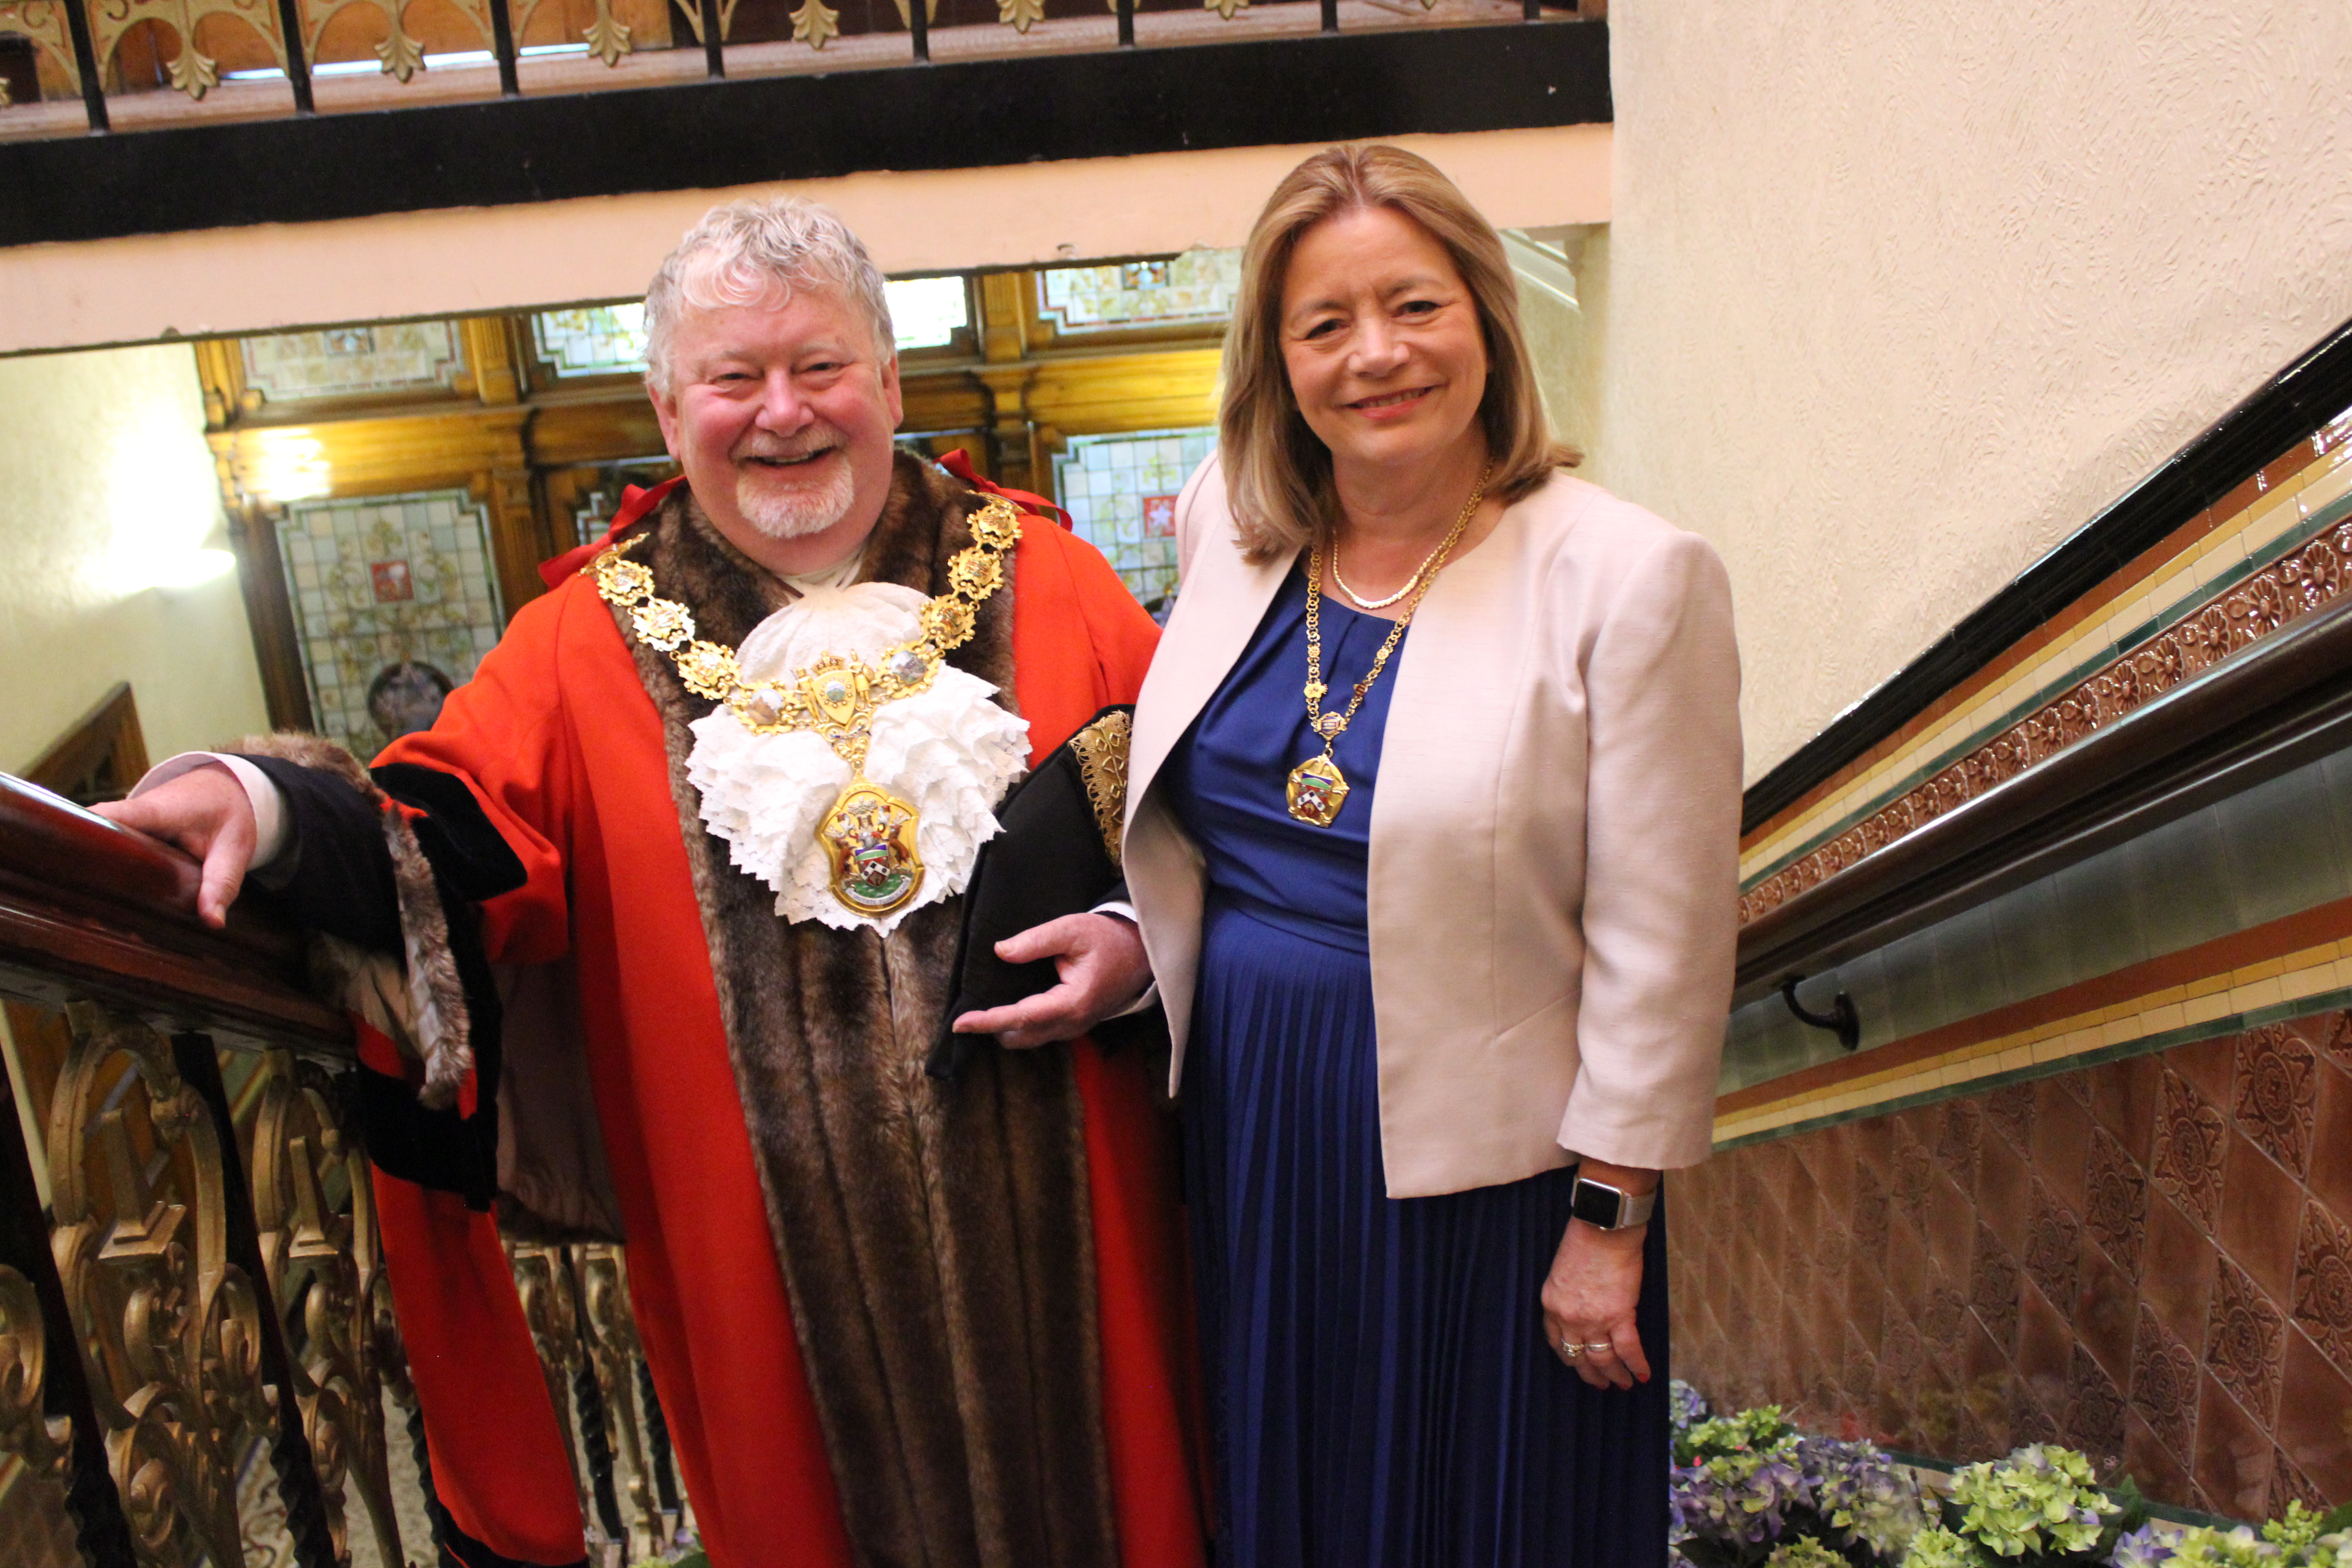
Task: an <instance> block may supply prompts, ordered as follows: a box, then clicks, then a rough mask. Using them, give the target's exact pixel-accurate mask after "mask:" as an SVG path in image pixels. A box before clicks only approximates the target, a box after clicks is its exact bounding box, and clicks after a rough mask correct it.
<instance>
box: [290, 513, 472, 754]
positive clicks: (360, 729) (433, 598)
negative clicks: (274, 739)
mask: <svg viewBox="0 0 2352 1568" xmlns="http://www.w3.org/2000/svg"><path fill="white" fill-rule="evenodd" d="M278 553H279V555H280V556H281V557H282V558H283V560H284V561H285V563H286V577H287V587H288V590H289V594H290V595H291V597H292V600H293V605H294V626H295V634H296V637H297V638H298V640H299V642H300V644H301V647H302V666H303V673H304V675H305V676H306V677H307V679H308V680H309V682H310V711H311V714H312V717H313V719H314V721H315V722H316V724H317V727H318V731H319V733H320V734H322V735H325V736H327V737H329V738H330V739H331V740H335V741H340V742H342V743H343V744H344V745H347V746H349V747H350V748H351V749H352V750H353V751H355V752H359V753H360V755H362V756H372V755H373V754H374V753H375V752H377V751H379V750H381V749H382V748H383V743H384V737H383V734H382V733H381V732H380V731H378V730H377V729H376V727H375V722H374V721H373V720H372V719H370V718H369V717H368V711H367V689H368V683H369V682H370V681H372V680H373V679H375V677H376V675H377V673H378V672H379V671H381V670H383V668H385V667H386V666H388V665H393V664H396V663H399V662H400V661H401V660H403V659H415V660H419V661H421V662H424V663H426V664H430V665H433V666H434V667H435V668H438V669H439V670H440V671H441V672H442V673H443V674H445V675H446V676H448V678H449V679H450V680H451V681H452V682H453V683H456V684H459V685H462V684H463V683H464V682H466V681H467V680H468V679H472V677H473V674H474V666H475V665H476V664H478V663H479V662H480V660H481V657H482V655H484V654H486V653H488V652H489V650H490V649H491V647H494V646H495V645H496V644H497V642H498V640H499V632H500V630H501V629H502V628H503V627H504V626H505V625H506V617H505V616H503V615H502V614H501V613H500V611H499V591H498V581H497V577H496V574H494V573H493V571H492V570H491V567H490V564H489V561H490V555H489V541H488V515H487V513H486V512H485V511H484V510H483V509H482V507H481V506H480V504H479V503H478V502H477V501H475V500H473V499H472V498H471V497H470V496H468V495H467V493H466V492H465V491H464V490H431V491H425V492H422V493H419V494H415V495H404V496H383V497H371V498H368V499H366V500H327V501H303V502H298V503H296V504H294V505H292V506H289V508H287V510H286V516H285V517H284V519H283V520H282V521H279V523H278Z"/></svg>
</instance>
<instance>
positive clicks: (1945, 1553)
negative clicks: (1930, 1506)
mask: <svg viewBox="0 0 2352 1568" xmlns="http://www.w3.org/2000/svg"><path fill="white" fill-rule="evenodd" d="M1903 1568H1988V1564H1987V1562H1986V1558H1985V1555H1984V1553H1983V1552H1979V1551H1978V1550H1977V1549H1976V1547H1975V1546H1974V1545H1972V1544H1970V1542H1969V1540H1968V1538H1967V1537H1966V1536H1963V1535H1961V1534H1959V1533H1958V1531H1951V1530H1947V1529H1945V1528H1944V1527H1943V1526H1942V1525H1940V1524H1931V1525H1929V1526H1928V1527H1927V1529H1925V1530H1923V1531H1920V1532H1919V1533H1918V1534H1916V1535H1915V1536H1913V1537H1912V1538H1911V1550H1910V1552H1908V1553H1906V1555H1905V1557H1904V1559H1903Z"/></svg>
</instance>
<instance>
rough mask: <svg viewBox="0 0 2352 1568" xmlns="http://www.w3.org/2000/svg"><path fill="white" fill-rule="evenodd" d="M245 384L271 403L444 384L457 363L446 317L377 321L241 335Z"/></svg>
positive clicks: (454, 374) (424, 388)
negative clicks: (318, 328)
mask: <svg viewBox="0 0 2352 1568" xmlns="http://www.w3.org/2000/svg"><path fill="white" fill-rule="evenodd" d="M238 347H239V350H240V352H241V353H242V354H243V356H244V359H245V384H246V385H247V387H248V388H250V389H252V390H253V391H256V392H258V393H260V394H261V395H262V396H263V397H265V398H267V399H268V400H269V401H271V402H273V403H282V402H289V401H293V400H297V399H300V398H305V397H355V396H358V395H362V394H365V393H383V392H415V391H429V390H432V389H435V388H438V387H446V386H447V385H448V384H450V383H451V382H453V381H455V380H456V379H457V372H458V371H459V370H460V369H462V368H463V363H462V361H461V360H460V359H459V356H458V353H457V328H456V327H455V326H454V325H452V324H451V323H449V322H447V321H379V322H376V323H374V324H373V325H370V326H363V327H329V328H327V329H325V330H324V331H315V332H272V333H269V334H268V335H266V336H262V337H253V338H245V339H242V340H240V342H239V344H238Z"/></svg>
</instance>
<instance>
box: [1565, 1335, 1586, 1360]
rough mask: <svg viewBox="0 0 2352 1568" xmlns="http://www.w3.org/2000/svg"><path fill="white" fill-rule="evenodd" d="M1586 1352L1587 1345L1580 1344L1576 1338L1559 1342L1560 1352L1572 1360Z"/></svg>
mask: <svg viewBox="0 0 2352 1568" xmlns="http://www.w3.org/2000/svg"><path fill="white" fill-rule="evenodd" d="M1584 1352H1585V1347H1584V1346H1582V1345H1580V1344H1578V1343H1577V1342H1575V1341H1574V1340H1562V1341H1560V1342H1559V1353H1560V1354H1562V1355H1564V1356H1566V1357H1567V1358H1568V1359H1569V1360H1570V1361H1574V1360H1575V1359H1576V1358H1577V1357H1579V1356H1580V1355H1582V1354H1583V1353H1584Z"/></svg>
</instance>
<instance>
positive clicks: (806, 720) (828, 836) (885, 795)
mask: <svg viewBox="0 0 2352 1568" xmlns="http://www.w3.org/2000/svg"><path fill="white" fill-rule="evenodd" d="M967 521H969V522H970V523H971V537H972V542H971V544H969V545H967V546H965V547H964V548H963V549H962V550H961V551H958V552H956V556H955V559H954V560H952V561H950V562H949V563H948V584H949V588H948V592H946V593H944V594H940V595H936V596H935V597H933V598H932V599H931V600H930V601H929V603H927V604H925V605H923V609H922V620H921V625H922V630H921V632H920V633H919V635H918V636H917V637H915V638H914V639H913V640H912V641H909V642H903V643H899V644H898V645H897V646H896V647H890V648H888V649H886V650H885V651H884V652H883V655H882V657H881V658H880V660H879V661H878V662H877V663H874V664H868V663H866V661H865V660H864V659H861V658H850V657H847V656H845V655H842V654H837V653H827V654H824V655H822V656H820V657H819V658H817V659H816V660H815V661H814V662H813V663H811V664H808V665H806V666H804V667H803V668H800V669H798V670H795V671H794V672H793V673H792V674H791V675H788V676H786V677H784V678H783V679H781V680H746V679H743V671H742V668H741V667H740V665H739V664H738V663H737V662H736V658H735V650H734V649H733V648H730V647H721V646H719V644H717V643H713V642H698V641H697V640H696V639H695V636H694V614H693V612H692V611H690V610H688V608H687V607H686V606H685V605H681V604H679V603H678V602H677V600H675V599H660V598H656V597H655V596H654V573H653V568H652V567H650V566H647V565H646V563H643V562H641V561H632V560H629V559H628V552H630V551H631V550H633V549H635V547H636V546H637V545H638V544H639V543H640V542H643V541H644V540H646V538H648V537H650V531H648V532H646V533H640V534H638V535H637V536H636V537H635V538H634V539H630V540H628V541H626V542H623V543H620V544H615V545H614V546H613V547H612V548H611V549H609V550H606V551H605V552H604V553H603V554H601V555H599V556H597V557H596V559H595V562H594V563H593V565H592V566H591V567H590V570H591V571H593V573H594V574H595V577H596V592H597V593H598V594H599V595H603V597H604V602H605V603H606V604H609V605H614V606H615V607H616V608H620V609H625V610H626V611H628V612H629V624H630V626H632V627H633V628H634V629H635V632H636V635H637V640H638V641H640V642H642V643H644V644H645V645H646V647H650V648H654V649H656V650H658V651H659V652H662V653H666V654H667V655H669V656H670V658H671V661H672V662H674V663H675V664H676V665H677V678H678V679H679V680H680V681H682V682H684V683H685V686H686V689H688V691H691V692H693V693H694V694H695V695H696V696H698V697H709V698H711V699H714V700H717V701H719V702H723V703H725V704H726V705H727V708H728V710H729V711H730V712H732V713H733V714H734V715H735V717H736V719H737V720H738V721H740V722H741V724H742V725H743V727H744V728H745V729H747V730H749V731H751V732H752V733H753V734H755V735H781V734H784V733H787V732H789V731H794V730H808V731H814V733H816V734H818V735H821V736H823V737H824V741H825V743H826V744H827V745H829V746H831V747H832V748H833V749H834V752H835V754H836V755H838V756H839V757H840V758H841V760H842V761H843V762H845V763H848V764H849V772H850V779H849V784H848V787H846V788H845V789H844V790H843V791H842V792H841V794H840V795H838V796H837V797H835V800H834V803H833V809H832V810H831V811H830V812H828V813H827V814H826V815H825V818H824V822H823V823H821V824H820V825H819V826H818V827H817V835H816V836H817V842H818V843H820V844H822V845H823V846H824V852H825V857H826V858H827V860H828V861H829V862H830V863H831V865H832V868H833V894H834V897H835V898H837V899H839V900H841V901H842V903H843V904H844V905H845V906H847V907H848V908H849V909H850V910H852V911H854V912H856V913H857V914H861V915H877V916H878V915H887V914H888V913H889V912H890V911H891V910H895V909H898V907H899V906H900V905H902V904H904V903H906V901H907V900H909V899H911V898H913V897H914V896H915V894H916V893H917V892H918V891H919V890H920V889H921V888H922V885H923V861H922V857H921V856H920V855H919V854H917V853H916V848H915V829H916V826H917V818H916V814H915V807H914V805H913V804H912V803H911V802H908V801H907V800H904V799H902V798H900V797H899V796H898V795H893V794H891V793H890V792H889V791H888V790H887V789H884V788H883V787H882V786H881V785H879V784H875V783H874V782H872V781H871V780H869V779H868V778H866V750H867V748H868V747H869V746H870V745H871V744H872V742H873V739H874V713H875V710H877V709H878V708H880V707H881V706H882V705H883V704H884V703H886V702H895V701H897V700H898V699H899V698H901V697H912V696H914V695H915V694H916V693H917V692H919V691H926V690H929V689H930V684H931V681H932V679H934V678H935V677H937V676H938V674H939V672H940V664H941V662H942V661H943V660H944V659H945V658H946V656H947V655H948V654H950V653H952V652H953V651H955V650H956V649H957V648H959V647H962V646H963V645H964V644H965V643H966V642H969V641H970V640H971V634H972V631H973V628H974V627H976V626H978V625H979V617H978V612H979V609H980V606H981V605H984V604H986V603H987V602H988V599H989V596H990V595H992V594H994V593H995V592H996V590H997V588H998V587H999V586H1001V585H1002V584H1003V582H1004V557H1005V555H1006V554H1007V553H1008V552H1011V551H1012V549H1013V546H1014V545H1015V544H1018V543H1019V542H1021V514H1020V512H1019V511H1017V510H1014V508H1013V503H1012V502H1011V501H1008V500H1005V499H1004V498H1003V496H990V497H989V498H988V499H987V500H985V501H984V502H982V505H981V507H980V510H977V511H975V512H973V513H972V514H971V517H970V518H969V519H968V520H967Z"/></svg>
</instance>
